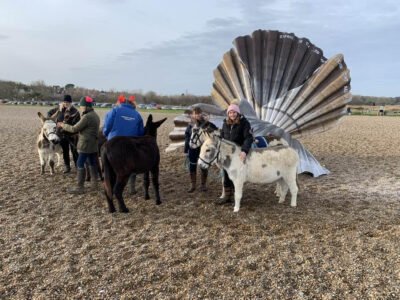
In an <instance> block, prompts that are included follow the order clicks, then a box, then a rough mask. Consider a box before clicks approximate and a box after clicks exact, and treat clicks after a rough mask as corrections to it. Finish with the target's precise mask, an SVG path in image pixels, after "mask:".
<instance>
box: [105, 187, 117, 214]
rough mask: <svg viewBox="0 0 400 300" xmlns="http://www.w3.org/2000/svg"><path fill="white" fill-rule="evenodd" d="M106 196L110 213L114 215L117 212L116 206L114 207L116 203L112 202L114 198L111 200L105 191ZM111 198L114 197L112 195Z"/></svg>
mask: <svg viewBox="0 0 400 300" xmlns="http://www.w3.org/2000/svg"><path fill="white" fill-rule="evenodd" d="M104 194H105V195H106V198H107V205H108V211H109V212H110V213H114V212H115V206H114V203H113V201H112V198H110V197H109V196H108V194H107V192H106V191H104ZM111 196H112V195H111Z"/></svg>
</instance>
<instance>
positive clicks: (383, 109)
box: [378, 105, 385, 116]
mask: <svg viewBox="0 0 400 300" xmlns="http://www.w3.org/2000/svg"><path fill="white" fill-rule="evenodd" d="M384 115H385V106H384V105H381V106H379V112H378V116H384Z"/></svg>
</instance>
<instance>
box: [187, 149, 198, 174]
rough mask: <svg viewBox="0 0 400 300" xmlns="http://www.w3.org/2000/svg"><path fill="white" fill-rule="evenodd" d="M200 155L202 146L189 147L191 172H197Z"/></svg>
mask: <svg viewBox="0 0 400 300" xmlns="http://www.w3.org/2000/svg"><path fill="white" fill-rule="evenodd" d="M199 156H200V147H199V148H196V149H191V148H190V149H189V172H190V173H196V170H197V161H198V160H199Z"/></svg>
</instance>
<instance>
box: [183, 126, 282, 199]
mask: <svg viewBox="0 0 400 300" xmlns="http://www.w3.org/2000/svg"><path fill="white" fill-rule="evenodd" d="M211 133H213V134H216V135H219V130H216V129H215V128H213V127H212V126H205V127H201V126H197V125H194V127H193V129H192V135H191V136H190V140H189V147H190V148H192V149H196V148H198V147H201V145H202V144H203V143H204V140H205V139H206V135H207V134H211ZM258 141H261V144H263V145H265V146H266V145H269V146H277V145H286V146H288V145H289V144H288V143H287V141H286V140H285V139H283V138H280V137H277V136H274V135H268V136H265V137H262V136H257V137H255V143H254V144H257V143H258ZM265 146H263V147H260V148H264V147H265ZM279 192H280V186H279V183H277V186H276V190H275V193H276V194H277V195H278V196H279ZM224 197H225V189H224V179H223V178H222V193H221V196H220V198H221V199H222V198H224Z"/></svg>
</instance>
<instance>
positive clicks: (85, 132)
mask: <svg viewBox="0 0 400 300" xmlns="http://www.w3.org/2000/svg"><path fill="white" fill-rule="evenodd" d="M93 102H94V101H93V99H92V98H91V97H89V96H86V97H82V98H81V100H80V102H79V109H80V110H81V112H82V118H81V120H80V121H79V122H78V123H77V124H75V125H74V126H72V125H68V124H65V123H62V122H58V123H57V127H61V128H63V129H64V130H65V131H67V132H71V133H76V132H79V140H78V147H77V148H78V153H79V157H78V161H77V168H78V175H77V177H78V178H77V181H78V184H77V186H76V187H75V188H72V189H69V190H68V192H69V193H71V194H84V193H85V190H84V183H85V177H86V176H85V175H86V174H85V162H86V160H88V161H89V171H90V175H91V177H92V178H93V179H95V178H97V174H98V172H97V167H98V166H97V155H98V154H97V151H98V139H99V127H100V118H99V116H98V115H97V113H96V112H95V111H94V109H93ZM91 183H92V189H93V190H96V189H97V187H98V182H97V180H92V181H91Z"/></svg>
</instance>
